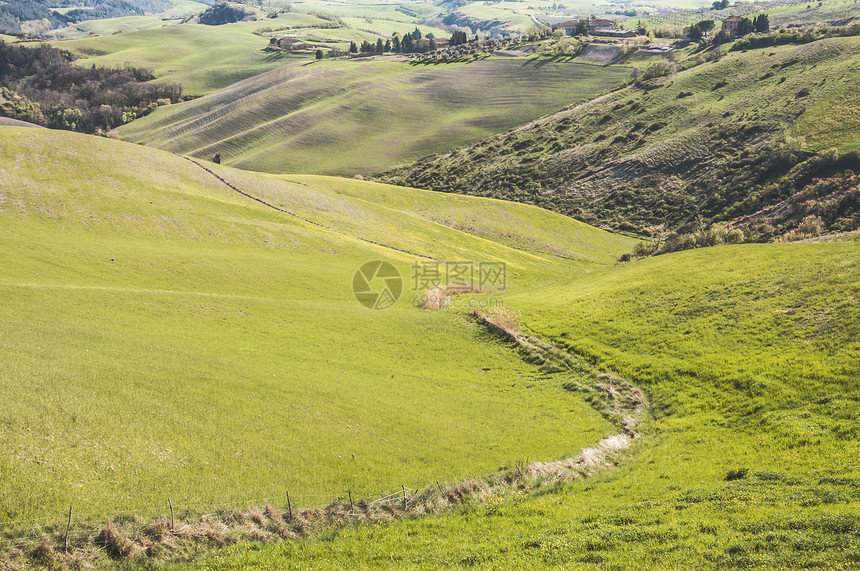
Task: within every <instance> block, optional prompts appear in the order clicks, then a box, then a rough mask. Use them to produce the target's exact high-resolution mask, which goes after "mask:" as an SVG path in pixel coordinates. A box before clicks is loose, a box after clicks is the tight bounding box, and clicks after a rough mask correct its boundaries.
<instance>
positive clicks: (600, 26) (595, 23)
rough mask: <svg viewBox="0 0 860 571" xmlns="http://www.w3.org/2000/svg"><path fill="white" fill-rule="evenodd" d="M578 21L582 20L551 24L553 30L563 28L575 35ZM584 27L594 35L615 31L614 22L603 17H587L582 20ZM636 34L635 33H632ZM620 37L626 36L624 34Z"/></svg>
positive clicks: (568, 33)
mask: <svg viewBox="0 0 860 571" xmlns="http://www.w3.org/2000/svg"><path fill="white" fill-rule="evenodd" d="M580 22H583V20H567V21H566V22H561V23H559V24H553V26H552V29H553V30H564V31H565V33H566V34H567V35H568V36H574V35H576V30H577V28H578V27H579V25H580ZM584 23H585V28H586V29H587V30H588V33H589V34H594V35H596V36H600V35H607V36H611V35H615V34H605V33H603V32H613V31H615V22H613V21H612V20H605V19H603V18H589V19H587V20H584ZM633 35H634V36H635V35H636V34H635V33H634V34H633ZM621 37H627V36H626V35H624V36H621Z"/></svg>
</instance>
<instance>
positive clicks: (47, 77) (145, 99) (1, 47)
mask: <svg viewBox="0 0 860 571" xmlns="http://www.w3.org/2000/svg"><path fill="white" fill-rule="evenodd" d="M73 60H74V56H73V55H72V54H71V53H70V52H68V51H65V50H59V49H57V48H53V47H50V46H48V45H46V44H45V45H41V46H38V47H32V48H30V47H23V46H17V45H12V44H7V43H5V42H2V41H0V90H2V93H3V97H2V99H3V100H6V102H5V103H3V104H2V105H0V116H4V117H12V118H13V119H20V120H23V121H29V122H31V123H36V124H37V125H42V126H45V127H52V128H57V129H67V130H71V131H79V132H84V133H94V132H98V131H103V130H106V129H110V128H113V127H117V126H119V125H122V124H124V123H128V122H129V121H131V120H133V119H135V118H137V117H141V116H143V115H146V114H148V113H149V112H151V111H152V110H153V109H155V108H156V107H157V106H158V105H163V104H167V103H176V102H179V101H180V100H181V99H182V87H181V86H179V85H176V84H172V83H157V84H156V83H152V82H151V80H152V79H154V76H153V75H152V71H150V70H148V69H143V68H136V67H131V66H125V67H120V68H114V69H108V68H100V67H96V66H95V65H93V66H91V67H80V66H77V65H75V64H74V63H72V62H73Z"/></svg>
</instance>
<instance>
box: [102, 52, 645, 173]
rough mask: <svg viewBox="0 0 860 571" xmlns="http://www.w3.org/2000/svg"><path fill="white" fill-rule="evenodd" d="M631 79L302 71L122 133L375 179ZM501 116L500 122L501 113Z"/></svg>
mask: <svg viewBox="0 0 860 571" xmlns="http://www.w3.org/2000/svg"><path fill="white" fill-rule="evenodd" d="M628 74H629V70H627V69H623V68H601V67H597V66H591V65H585V64H577V63H546V62H539V61H532V60H524V59H514V58H498V59H494V58H491V59H488V60H482V61H477V62H472V63H468V64H440V65H411V64H409V63H406V62H403V61H399V60H396V59H392V58H381V59H377V60H372V61H361V62H358V61H326V62H321V63H314V64H312V65H301V64H294V65H291V66H287V67H283V68H281V69H278V70H275V71H272V72H269V73H267V74H264V75H260V76H258V77H254V78H252V79H249V80H247V81H244V82H241V83H238V84H236V85H232V86H230V87H228V88H226V89H223V90H221V91H218V92H217V93H213V94H211V95H208V96H206V97H203V98H200V99H197V100H194V101H189V102H186V103H183V104H180V105H174V106H170V107H169V108H168V107H164V108H161V109H158V110H157V111H155V112H154V113H153V114H152V115H150V116H148V117H145V118H143V119H141V120H139V121H135V122H134V123H132V124H129V125H126V126H124V127H122V128H121V129H117V130H116V133H117V134H118V135H119V136H120V137H121V138H124V139H127V140H130V141H134V142H138V143H143V144H145V145H149V146H153V147H157V148H162V149H166V150H170V151H175V152H181V153H185V154H190V155H192V156H197V157H201V158H206V159H211V158H212V157H213V156H214V155H215V153H220V154H221V157H222V161H223V162H224V163H225V164H229V165H232V166H236V167H239V168H244V169H251V170H257V171H266V172H304V173H325V174H339V175H350V176H351V175H353V174H356V173H359V174H368V173H372V172H376V171H379V170H381V169H383V168H386V167H390V166H393V165H397V164H400V163H403V162H405V161H409V160H414V159H416V158H418V157H421V156H424V155H427V154H430V153H434V152H439V151H442V150H446V149H450V148H452V147H454V146H456V145H458V144H462V143H465V142H467V141H475V140H479V139H481V138H483V137H486V136H488V135H491V134H493V133H497V132H500V131H503V130H505V129H509V128H512V127H514V126H517V125H519V124H521V123H523V122H525V121H528V120H531V119H534V118H536V117H539V116H540V115H543V114H545V113H548V112H551V111H553V110H555V109H558V108H560V107H562V106H564V105H567V104H569V103H571V102H573V101H577V100H583V99H586V98H589V97H593V96H594V95H596V94H598V93H601V92H603V91H606V90H608V89H610V88H611V87H613V86H615V85H617V84H618V83H619V82H621V81H623V79H624V78H626V77H627V75H628ZM500 109H504V110H505V112H504V113H500V112H499V110H500Z"/></svg>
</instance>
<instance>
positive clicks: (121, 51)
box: [53, 7, 448, 96]
mask: <svg viewBox="0 0 860 571" xmlns="http://www.w3.org/2000/svg"><path fill="white" fill-rule="evenodd" d="M189 9H190V7H189ZM178 22H179V20H166V21H164V20H162V19H161V18H159V17H154V16H129V17H126V18H113V19H109V20H93V21H90V22H82V23H80V24H78V25H77V26H76V27H74V28H63V29H61V30H58V31H56V32H55V33H54V35H55V36H57V37H58V38H59V39H60V40H61V41H54V42H53V45H54V46H56V47H60V48H63V49H67V50H69V51H71V52H73V53H75V54H77V55H79V56H80V57H81V59H80V60H78V63H79V64H80V65H84V66H89V65H93V64H95V65H98V66H106V67H114V66H121V65H125V64H130V65H134V66H136V67H147V68H150V69H152V70H153V72H154V73H155V76H156V78H157V81H171V82H175V83H180V84H182V86H183V88H184V90H185V93H186V94H188V95H195V96H198V95H204V94H206V93H210V92H212V91H216V90H218V89H221V88H224V87H227V86H230V85H232V84H234V83H236V82H238V81H241V80H243V79H246V78H249V77H252V76H255V75H258V74H261V73H264V72H267V71H270V70H273V69H276V68H279V67H281V66H283V65H286V64H288V63H292V62H296V61H304V62H309V61H312V60H313V53H308V52H296V53H286V52H280V51H266V50H265V48H266V47H267V46H268V45H269V37H266V36H262V35H259V34H256V33H255V32H257V31H259V30H262V29H265V28H269V29H272V30H278V29H279V28H288V29H286V30H282V31H279V32H275V33H280V34H291V35H294V36H295V37H298V38H302V39H304V40H306V41H309V42H316V43H319V44H320V45H322V46H324V47H332V48H338V49H341V50H344V51H346V50H347V49H348V48H349V43H350V42H353V41H354V42H356V43H358V44H360V43H361V42H363V41H370V42H373V43H375V42H376V40H377V38H379V37H380V35H388V34H391V33H393V32H394V31H398V32H401V33H405V32H411V31H412V30H414V29H415V24H412V23H404V22H395V21H392V20H380V19H376V20H373V23H368V22H366V21H365V20H363V19H359V18H355V19H351V20H349V22H348V23H349V25H351V27H337V28H327V27H319V26H320V25H324V26H328V25H330V22H327V21H326V20H323V19H321V18H319V17H317V16H313V15H309V14H305V13H301V12H289V13H285V14H280V15H279V16H278V17H277V18H264V19H260V20H257V21H248V22H236V23H233V24H225V25H223V26H203V25H199V24H181V25H180V24H179V23H178ZM419 28H420V29H421V30H422V31H423V32H424V33H429V32H433V33H434V34H436V35H437V36H438V37H447V36H448V33H447V32H445V31H444V30H441V29H439V28H434V27H431V26H419ZM118 32H124V33H118Z"/></svg>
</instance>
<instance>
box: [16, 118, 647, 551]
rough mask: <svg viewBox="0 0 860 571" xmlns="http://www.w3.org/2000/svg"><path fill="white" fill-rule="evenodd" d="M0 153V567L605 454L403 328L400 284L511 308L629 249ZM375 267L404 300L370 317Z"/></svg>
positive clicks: (560, 231) (494, 350)
mask: <svg viewBox="0 0 860 571" xmlns="http://www.w3.org/2000/svg"><path fill="white" fill-rule="evenodd" d="M0 149H2V152H0V156H2V160H0V219H2V224H0V251H2V252H3V254H2V256H3V258H2V259H3V264H2V269H0V290H2V295H0V315H2V319H0V324H2V325H0V362H3V363H4V366H3V367H2V368H0V399H2V400H3V402H4V406H3V408H2V411H0V443H2V444H0V448H2V454H0V474H2V479H0V489H2V492H3V493H2V496H0V497H2V499H0V546H2V547H6V546H8V544H7V541H9V538H10V537H13V538H14V537H15V533H19V532H20V530H21V528H22V527H23V528H25V529H27V528H31V527H32V526H31V525H30V524H31V523H32V522H33V521H37V522H42V523H43V524H44V523H48V524H50V523H51V522H54V521H55V518H56V517H58V516H59V514H60V513H62V511H63V510H68V506H69V505H70V504H71V505H73V506H74V509H75V513H77V514H78V516H77V517H78V518H79V520H80V521H94V520H95V521H98V520H99V519H100V518H105V517H109V516H113V515H117V514H123V513H129V512H134V513H136V514H138V515H143V516H145V515H147V514H155V513H161V512H163V511H164V509H165V505H166V504H165V502H166V501H167V497H168V496H169V497H170V498H171V500H172V502H173V505H174V506H175V507H176V508H177V510H179V511H180V513H197V514H200V513H208V512H207V511H206V510H210V509H213V506H215V505H218V504H229V505H237V506H239V505H243V502H252V501H253V502H259V501H260V499H261V498H269V501H271V502H273V503H275V502H277V503H281V502H282V501H283V496H284V493H285V492H286V491H287V490H289V492H290V493H291V495H292V498H293V501H294V502H297V504H298V505H305V506H307V505H310V506H313V505H321V504H324V503H325V502H328V501H330V500H331V499H333V498H336V497H338V496H341V495H343V494H345V493H346V492H347V491H351V492H352V493H354V494H360V495H372V494H378V493H380V492H382V491H383V490H387V489H390V488H392V487H396V488H398V489H399V486H400V485H407V486H409V487H420V486H424V485H426V484H428V483H430V482H433V481H436V480H441V481H453V480H457V479H460V478H464V477H468V476H471V475H474V474H481V473H486V472H492V471H494V470H495V469H497V468H498V467H499V466H502V465H510V464H511V463H513V462H516V461H522V460H523V459H530V458H536V459H547V458H552V457H559V456H568V455H571V454H576V453H578V451H579V450H580V449H581V448H582V447H584V446H587V445H590V444H592V443H594V442H596V441H597V440H599V439H600V438H601V437H603V436H605V435H606V434H608V433H609V432H611V431H612V430H613V428H612V426H611V425H610V424H609V423H608V422H607V421H606V420H604V419H603V418H602V417H601V416H600V415H599V414H598V413H597V412H595V411H594V410H592V409H591V408H590V407H589V406H588V405H587V404H585V402H584V401H582V399H581V398H579V397H578V396H576V395H574V394H571V393H569V392H567V391H565V390H563V389H562V387H561V382H560V381H555V380H546V379H543V377H542V376H541V375H540V371H539V370H538V368H537V367H536V366H535V365H529V364H527V363H524V362H523V361H521V360H520V359H519V357H518V356H517V355H516V353H515V352H514V351H512V350H511V349H510V347H507V346H506V345H505V344H504V343H502V342H489V343H488V342H487V340H486V339H485V335H484V334H483V333H482V330H481V329H480V328H479V327H478V326H477V325H476V323H475V322H474V321H472V320H470V319H464V318H463V317H462V316H458V315H455V314H451V313H447V312H433V311H426V310H420V309H417V308H415V307H414V306H413V300H414V298H415V296H416V295H418V296H420V295H421V294H423V293H424V291H425V290H424V288H425V287H427V286H420V287H418V288H415V287H414V284H413V282H412V279H411V278H412V273H413V271H414V270H413V266H415V265H416V264H420V263H422V262H431V263H435V262H434V260H438V261H458V262H474V263H476V264H477V263H480V262H496V263H500V262H503V263H505V264H506V265H507V282H508V291H509V292H516V291H523V290H524V289H526V288H530V287H534V286H536V285H540V284H544V283H549V282H552V281H555V280H559V279H562V278H564V277H566V276H570V275H572V274H579V273H587V272H591V271H595V270H596V269H599V268H601V267H604V266H606V265H609V264H611V263H613V261H614V259H615V257H616V256H617V255H619V254H620V253H621V252H623V251H625V250H627V249H629V248H630V247H631V245H632V241H631V240H630V239H628V238H624V237H620V236H614V235H611V234H608V233H606V232H603V231H600V230H597V229H594V228H591V227H589V226H586V225H584V224H581V223H578V222H575V221H573V220H570V219H568V218H565V217H563V216H560V215H557V214H553V213H550V212H547V211H544V210H541V209H538V208H534V207H530V206H520V205H515V206H512V205H509V204H507V203H503V202H500V201H492V200H484V199H477V198H472V197H458V198H457V199H456V200H449V198H450V197H448V196H444V195H438V194H435V193H430V192H424V191H415V190H409V189H404V190H403V191H402V192H401V191H399V190H397V189H394V188H392V187H388V186H385V185H379V184H376V183H365V182H360V181H355V180H340V179H333V178H325V177H312V176H306V177H277V176H270V175H257V174H253V173H247V172H242V171H237V170H233V169H230V168H228V167H220V166H216V165H209V166H208V167H207V168H208V169H211V171H207V170H205V169H204V168H201V166H199V165H197V164H195V163H193V162H192V161H189V160H186V159H184V158H181V157H177V156H173V155H170V154H169V153H165V152H163V151H157V150H153V149H147V148H143V147H138V146H135V145H131V144H128V143H122V142H118V141H111V140H108V139H104V138H97V137H86V136H82V135H74V134H70V133H65V132H57V131H49V130H43V129H23V128H12V127H2V128H0ZM215 175H217V177H220V179H219V178H217V177H216V176H215ZM224 181H226V182H228V183H229V184H230V185H232V186H233V187H235V188H236V189H240V190H242V192H246V193H251V194H253V196H254V197H255V199H252V198H250V197H248V196H245V195H243V194H241V193H240V192H237V191H236V190H235V189H234V188H231V187H230V186H228V185H227V184H225V182H224ZM260 201H263V202H265V204H264V203H263V202H260ZM373 260H387V261H389V262H391V263H392V264H394V265H395V266H396V267H397V269H398V270H399V272H400V273H401V275H402V277H403V281H404V285H403V288H404V291H403V295H402V296H401V298H400V300H399V301H398V302H397V304H396V305H395V306H394V307H391V308H390V309H387V310H385V311H373V310H370V309H366V308H365V307H363V306H362V305H360V304H359V303H358V302H357V301H356V299H355V297H354V295H353V292H352V283H353V278H354V275H355V272H356V271H357V269H358V268H359V267H360V266H362V265H363V264H364V263H366V262H369V261H373ZM413 290H414V291H413ZM497 295H502V294H497ZM524 434H529V435H531V437H530V438H523V435H524ZM244 505H247V504H244ZM80 533H85V532H84V531H83V530H82V531H81V532H80Z"/></svg>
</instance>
